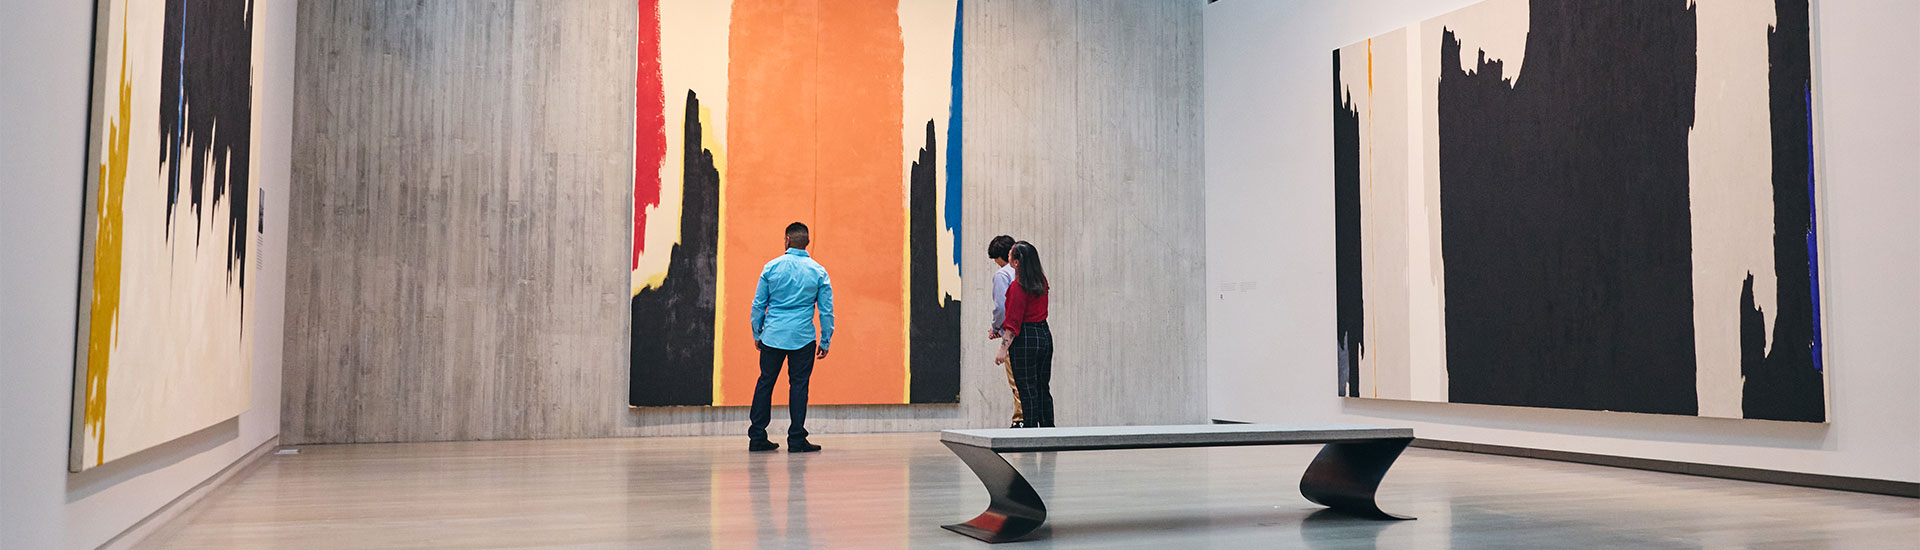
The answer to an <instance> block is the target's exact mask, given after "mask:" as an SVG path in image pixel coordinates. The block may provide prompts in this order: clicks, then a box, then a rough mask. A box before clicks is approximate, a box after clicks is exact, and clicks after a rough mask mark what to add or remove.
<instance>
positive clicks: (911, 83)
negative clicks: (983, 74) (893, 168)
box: [899, 0, 961, 300]
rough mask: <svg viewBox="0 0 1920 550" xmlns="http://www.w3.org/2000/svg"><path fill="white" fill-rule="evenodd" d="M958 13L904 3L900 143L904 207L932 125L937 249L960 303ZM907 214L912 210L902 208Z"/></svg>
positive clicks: (948, 3) (951, 4)
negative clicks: (950, 203)
mask: <svg viewBox="0 0 1920 550" xmlns="http://www.w3.org/2000/svg"><path fill="white" fill-rule="evenodd" d="M958 7H959V2H957V1H955V0H902V1H901V2H900V10H899V13H900V38H901V40H902V43H903V44H902V45H903V46H904V47H905V53H903V54H902V57H903V58H904V59H903V61H904V63H905V64H906V67H905V70H904V71H903V72H902V80H901V92H900V98H901V100H902V101H901V105H902V111H903V114H904V116H902V117H901V121H902V124H901V127H900V140H901V141H900V143H901V144H902V145H904V147H902V148H901V149H902V151H901V153H902V154H903V155H904V158H903V161H902V164H901V165H900V174H901V182H900V184H901V185H902V186H907V187H908V190H907V192H906V193H903V194H901V195H900V196H901V200H902V201H908V202H910V201H912V200H913V190H912V188H911V186H912V182H913V163H915V162H918V161H919V160H920V148H922V147H925V146H926V143H927V127H926V124H927V122H928V121H932V122H933V137H934V149H935V150H934V151H933V158H934V166H933V168H934V171H933V173H934V187H933V189H934V194H935V196H936V197H938V198H937V199H935V203H934V215H935V216H938V218H939V220H940V221H939V222H938V223H937V227H940V228H941V236H940V238H939V239H938V240H939V241H940V242H939V245H938V246H937V247H936V253H937V254H938V257H937V258H938V260H939V261H937V262H935V263H936V265H938V266H939V277H940V292H939V293H936V294H935V295H934V298H935V299H939V298H940V294H946V295H948V296H952V297H953V299H955V300H958V299H960V288H961V285H960V266H959V265H958V264H955V263H953V261H952V260H951V258H953V246H954V242H953V232H952V231H950V230H948V229H947V224H946V212H947V193H946V188H947V164H948V163H949V162H951V161H952V159H949V158H947V129H948V127H949V126H950V124H949V121H948V120H947V118H948V114H949V111H950V110H949V107H950V106H951V105H952V103H953V46H954V44H953V27H954V14H955V13H956V9H957V8H958ZM901 207H902V208H908V207H909V206H908V205H907V204H904V202H903V204H902V205H901Z"/></svg>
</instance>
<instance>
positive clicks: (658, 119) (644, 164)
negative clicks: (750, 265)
mask: <svg viewBox="0 0 1920 550" xmlns="http://www.w3.org/2000/svg"><path fill="white" fill-rule="evenodd" d="M639 2H640V36H639V46H640V48H639V49H640V55H639V58H640V65H639V67H638V68H637V70H636V71H635V73H636V76H635V79H634V94H633V97H634V109H633V111H634V112H633V116H634V121H633V263H632V267H629V268H628V269H639V268H640V249H641V247H642V245H643V244H645V243H646V242H647V207H648V206H652V205H657V204H660V163H661V162H662V161H664V160H665V159H666V157H667V128H666V107H667V100H666V95H665V90H663V89H662V87H663V85H662V84H661V82H660V0H639Z"/></svg>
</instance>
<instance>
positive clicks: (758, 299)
mask: <svg viewBox="0 0 1920 550" xmlns="http://www.w3.org/2000/svg"><path fill="white" fill-rule="evenodd" d="M772 268H773V266H772V265H768V266H767V269H762V270H760V282H758V283H755V284H754V286H753V313H752V314H750V315H748V316H747V318H748V320H750V321H751V322H752V323H753V343H754V347H756V348H758V347H760V331H761V329H763V328H766V325H767V292H768V290H767V271H768V270H770V269H772Z"/></svg>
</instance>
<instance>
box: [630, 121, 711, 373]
mask: <svg viewBox="0 0 1920 550" xmlns="http://www.w3.org/2000/svg"><path fill="white" fill-rule="evenodd" d="M701 131H702V128H701V127H700V100H699V98H698V97H697V96H696V95H695V94H694V93H693V91H692V90H688V91H687V114H686V137H685V141H684V142H683V143H685V144H686V147H685V151H686V152H685V154H684V157H683V158H684V160H685V161H684V163H683V166H685V174H684V176H683V177H682V179H681V182H682V189H683V191H682V197H683V199H682V201H681V206H680V207H681V211H680V242H679V243H677V244H674V245H673V250H672V251H671V252H670V255H669V256H668V260H667V262H668V265H667V278H666V280H665V281H664V282H662V283H661V285H660V286H659V287H658V288H648V289H644V290H641V291H640V293H639V294H636V295H634V297H633V302H632V304H633V332H632V335H631V336H632V341H633V344H632V348H631V352H630V353H631V354H632V355H631V358H630V359H631V362H630V363H629V364H630V365H631V367H630V368H631V369H632V376H631V378H632V380H631V382H630V383H629V385H628V392H627V399H628V403H630V404H632V405H633V406H636V407H658V406H669V405H710V404H713V357H714V345H713V331H714V294H715V290H716V289H717V288H718V280H717V277H718V272H717V270H716V268H715V260H716V258H717V257H718V254H719V242H720V172H719V170H716V169H715V168H714V165H713V151H711V150H708V149H702V148H700V146H699V144H700V143H702V142H701V141H700V139H701Z"/></svg>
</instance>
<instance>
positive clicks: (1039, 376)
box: [1007, 321, 1053, 428]
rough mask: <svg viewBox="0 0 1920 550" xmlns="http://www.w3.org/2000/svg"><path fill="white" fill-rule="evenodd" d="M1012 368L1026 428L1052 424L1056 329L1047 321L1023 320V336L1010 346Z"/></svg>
mask: <svg viewBox="0 0 1920 550" xmlns="http://www.w3.org/2000/svg"><path fill="white" fill-rule="evenodd" d="M1007 360H1008V362H1009V363H1010V364H1011V365H1012V368H1013V389H1014V391H1015V392H1017V393H1018V394H1019V397H1020V406H1021V412H1023V413H1025V414H1024V415H1023V416H1024V417H1025V420H1026V425H1027V427H1032V428H1051V427H1053V390H1052V389H1051V388H1050V387H1049V384H1050V383H1051V382H1052V381H1053V331H1051V330H1048V329H1047V322H1046V321H1039V322H1034V323H1022V324H1021V325H1020V335H1019V336H1015V337H1014V338H1013V345H1011V346H1009V347H1008V348H1007Z"/></svg>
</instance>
